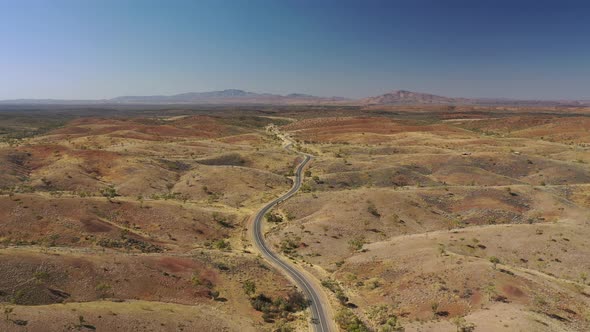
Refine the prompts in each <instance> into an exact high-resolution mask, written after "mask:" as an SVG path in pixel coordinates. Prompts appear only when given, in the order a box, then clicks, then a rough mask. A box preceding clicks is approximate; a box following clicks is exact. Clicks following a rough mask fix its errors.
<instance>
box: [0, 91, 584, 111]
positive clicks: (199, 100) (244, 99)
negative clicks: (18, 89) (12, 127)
mask: <svg viewBox="0 0 590 332" xmlns="http://www.w3.org/2000/svg"><path fill="white" fill-rule="evenodd" d="M0 104H4V105H6V104H36V105H41V104H52V105H105V104H195V105H199V104H201V105H207V104H215V105H224V104H225V105H357V106H359V105H360V106H378V105H420V104H439V105H482V106H571V107H576V106H590V101H589V100H553V101H552V100H517V99H503V98H451V97H445V96H439V95H433V94H429V93H422V92H414V91H407V90H396V91H392V92H388V93H385V94H382V95H379V96H374V97H368V98H364V99H357V100H353V99H347V98H342V97H318V96H312V95H307V94H302V93H291V94H287V95H279V94H270V93H255V92H249V91H244V90H238V89H227V90H221V91H209V92H188V93H180V94H176V95H154V96H121V97H115V98H112V99H97V100H63V99H14V100H0Z"/></svg>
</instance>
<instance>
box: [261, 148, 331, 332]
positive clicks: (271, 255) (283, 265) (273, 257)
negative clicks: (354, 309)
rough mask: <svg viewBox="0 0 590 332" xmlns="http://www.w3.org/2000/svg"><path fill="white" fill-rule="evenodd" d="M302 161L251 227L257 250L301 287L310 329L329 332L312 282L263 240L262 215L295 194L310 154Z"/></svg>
mask: <svg viewBox="0 0 590 332" xmlns="http://www.w3.org/2000/svg"><path fill="white" fill-rule="evenodd" d="M290 146H291V144H289V145H287V146H286V147H285V148H286V149H289V148H290ZM303 156H304V159H303V161H302V162H301V163H300V164H299V165H298V166H297V169H296V171H295V180H294V181H293V187H291V189H290V190H289V191H288V192H287V193H285V194H284V195H282V196H281V197H278V198H276V199H275V200H273V201H272V202H270V203H268V204H266V205H265V206H264V207H263V208H262V209H261V210H260V211H258V213H257V214H256V216H255V217H254V221H253V227H252V233H253V234H252V235H253V238H254V244H255V246H256V247H257V248H258V250H259V251H260V252H261V253H262V256H264V258H265V259H267V260H268V261H270V262H271V263H273V264H275V265H276V266H278V267H279V268H280V269H281V270H283V272H284V273H285V274H287V275H288V276H289V277H290V278H291V279H293V281H295V283H296V284H297V286H298V287H299V288H300V289H301V291H302V292H303V294H304V295H305V297H306V298H307V299H309V301H310V306H309V307H310V310H311V321H312V323H311V324H312V330H313V331H316V332H329V331H330V326H331V324H330V323H329V322H328V318H327V317H328V315H327V314H326V311H325V309H326V308H325V304H323V303H322V302H321V300H320V296H319V295H318V291H317V290H316V289H314V286H313V283H312V282H310V281H309V280H308V279H307V277H306V276H305V275H304V274H303V273H301V272H300V271H299V270H297V269H296V268H294V267H293V266H291V264H290V263H289V262H287V261H285V260H283V259H281V258H280V257H279V256H278V255H277V254H276V253H275V252H274V251H273V250H272V249H271V248H270V246H269V245H268V244H267V243H266V242H265V241H264V234H263V233H262V221H263V218H264V215H265V214H266V213H267V212H268V211H270V210H271V209H272V208H273V207H274V206H275V205H276V204H277V203H280V202H282V201H284V200H286V199H288V198H289V197H291V196H293V195H295V193H296V192H297V191H298V190H299V188H300V187H301V183H302V181H303V176H302V175H301V174H302V173H303V168H305V165H307V163H308V162H309V161H310V160H311V156H310V155H306V154H304V155H303Z"/></svg>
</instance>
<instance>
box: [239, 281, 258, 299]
mask: <svg viewBox="0 0 590 332" xmlns="http://www.w3.org/2000/svg"><path fill="white" fill-rule="evenodd" d="M242 288H243V289H244V292H246V295H248V296H252V295H254V293H256V283H255V282H254V281H252V280H246V281H244V283H243V284H242Z"/></svg>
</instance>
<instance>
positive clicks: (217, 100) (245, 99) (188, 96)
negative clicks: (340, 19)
mask: <svg viewBox="0 0 590 332" xmlns="http://www.w3.org/2000/svg"><path fill="white" fill-rule="evenodd" d="M343 100H347V99H346V98H340V97H331V98H325V97H317V96H311V95H306V94H300V93H292V94H288V95H284V96H283V95H277V94H270V93H255V92H249V91H244V90H237V89H228V90H222V91H210V92H189V93H181V94H177V95H171V96H122V97H116V98H113V99H109V101H110V102H114V103H139V104H142V103H157V104H161V103H191V104H304V103H311V104H316V103H329V102H336V101H343Z"/></svg>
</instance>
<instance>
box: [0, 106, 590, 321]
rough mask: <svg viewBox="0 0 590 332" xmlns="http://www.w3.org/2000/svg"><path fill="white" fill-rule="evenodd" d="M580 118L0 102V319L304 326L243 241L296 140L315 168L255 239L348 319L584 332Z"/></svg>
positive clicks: (585, 182)
mask: <svg viewBox="0 0 590 332" xmlns="http://www.w3.org/2000/svg"><path fill="white" fill-rule="evenodd" d="M107 108H108V107H107ZM589 115H590V111H589V110H588V109H586V108H581V107H580V108H576V107H572V108H565V107H561V108H560V107H548V108H542V107H538V108H531V107H479V106H477V107H476V106H464V107H454V106H444V105H443V106H436V105H426V106H419V105H416V106H411V105H405V106H396V107H393V106H391V107H386V106H368V107H362V106H350V107H345V106H315V107H307V106H281V107H270V106H266V107H256V106H250V107H247V108H246V107H242V108H239V107H233V108H232V107H221V106H219V107H211V108H190V107H174V108H167V107H161V108H158V109H155V108H154V109H149V110H147V111H145V110H143V109H141V108H121V109H117V108H115V107H113V109H107V110H106V111H104V110H98V109H92V108H91V109H89V110H78V109H75V108H74V107H69V109H68V110H65V111H64V110H62V109H59V108H58V107H57V106H53V107H52V108H51V109H48V110H36V109H32V110H24V111H22V110H20V111H19V112H12V111H2V112H0V129H1V130H0V137H1V138H2V143H0V189H1V191H2V192H1V195H0V223H1V224H0V225H1V227H0V243H1V246H2V247H1V250H0V264H2V266H3V269H2V270H1V271H0V272H1V273H2V275H0V301H1V302H2V307H3V312H4V315H5V317H4V319H2V320H0V329H2V330H7V331H44V330H47V329H51V330H81V331H84V330H94V329H96V330H99V331H107V330H108V331H117V330H118V331H129V330H137V331H180V330H184V331H222V330H226V331H234V330H251V331H257V330H268V331H274V330H279V331H291V330H297V331H299V330H301V331H303V330H307V329H308V326H309V316H308V313H307V312H306V311H305V310H304V308H305V305H304V303H303V302H304V301H303V300H302V299H301V295H300V294H299V293H298V292H297V290H296V289H295V288H294V287H293V286H292V284H291V282H290V280H289V279H287V278H286V277H285V276H283V274H281V273H280V272H279V271H277V270H275V269H274V268H273V267H272V266H271V265H269V264H268V263H266V262H265V261H264V260H263V259H262V258H261V257H260V256H259V255H258V254H257V252H256V250H255V249H254V248H253V246H252V243H251V239H250V238H249V236H248V229H249V227H250V222H251V217H252V215H253V214H255V213H256V211H257V210H258V209H259V208H261V207H262V206H263V205H264V204H265V203H266V202H268V201H270V200H272V199H273V198H275V197H277V196H279V195H280V194H281V193H284V192H286V191H287V190H288V189H289V188H290V186H291V183H292V182H291V178H292V176H293V174H292V172H293V169H294V167H295V166H296V165H297V164H298V162H299V161H300V156H299V155H298V154H297V153H296V152H295V151H299V152H305V153H308V154H311V155H313V156H314V157H313V160H312V161H311V163H310V164H309V166H308V167H307V168H306V172H305V178H304V183H303V186H302V189H301V191H300V192H299V193H298V194H297V195H295V196H294V197H292V198H290V199H289V200H286V201H285V202H283V203H280V204H279V206H278V207H277V208H276V209H274V210H273V212H271V213H270V214H269V215H268V216H267V219H268V221H267V223H266V228H265V229H266V231H267V238H268V239H269V241H270V242H271V243H272V244H273V246H274V247H275V248H276V250H277V252H281V253H282V254H283V255H284V256H285V257H287V258H288V259H289V260H291V261H292V262H293V263H294V264H295V265H296V266H298V267H300V268H301V269H305V270H307V272H309V273H310V274H311V275H313V276H314V277H315V279H316V280H317V282H318V283H320V284H321V285H322V286H323V289H324V292H325V294H326V296H327V297H328V298H329V300H330V305H331V311H332V312H333V314H334V319H335V321H336V324H337V325H338V326H339V327H340V328H341V329H342V330H343V331H395V330H406V331H455V330H460V331H473V330H475V331H502V330H505V331H586V330H588V329H590V286H589V282H590V280H588V279H589V278H588V274H589V273H590V258H589V257H590V248H589V246H588V238H589V237H590V225H589V222H590V116H589ZM271 128H274V129H273V130H271ZM277 131H278V132H279V133H281V134H282V135H285V136H286V137H290V138H291V139H292V140H293V141H294V142H295V144H294V150H295V151H288V150H286V149H284V148H283V143H284V142H283V141H282V140H281V139H280V137H279V136H277V135H276V132H277Z"/></svg>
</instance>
